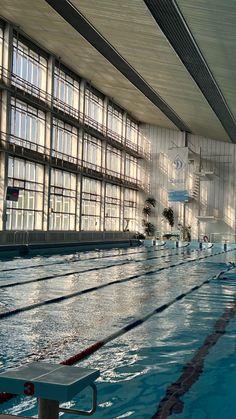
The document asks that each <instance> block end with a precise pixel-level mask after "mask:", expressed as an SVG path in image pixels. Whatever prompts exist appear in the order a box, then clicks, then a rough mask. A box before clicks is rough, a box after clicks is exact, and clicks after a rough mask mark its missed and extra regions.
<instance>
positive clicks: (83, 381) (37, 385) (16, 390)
mask: <svg viewBox="0 0 236 419" xmlns="http://www.w3.org/2000/svg"><path fill="white" fill-rule="evenodd" d="M99 375H100V372H99V370H94V369H88V368H77V367H70V366H66V365H56V364H48V363H45V362H32V363H30V364H28V365H26V366H22V367H19V368H16V369H11V370H9V371H7V372H4V373H2V374H0V391H3V392H6V393H11V394H23V395H25V396H32V397H37V398H38V402H39V403H38V418H39V419H58V418H59V412H65V413H69V414H70V413H71V414H74V415H81V416H90V415H92V414H93V413H94V412H95V410H96V405H97V389H96V386H95V384H94V381H95V380H96V378H98V377H99ZM88 386H90V387H92V390H93V402H92V409H91V410H89V411H85V410H77V409H65V408H61V407H59V403H63V402H68V401H70V400H72V399H73V397H75V396H76V395H77V394H78V393H80V392H81V391H82V390H83V389H84V388H86V387H88ZM4 417H5V415H0V418H4ZM11 417H16V416H10V418H11ZM18 417H22V416H18ZM6 418H9V416H6Z"/></svg>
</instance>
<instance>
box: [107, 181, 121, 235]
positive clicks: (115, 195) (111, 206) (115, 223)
mask: <svg viewBox="0 0 236 419" xmlns="http://www.w3.org/2000/svg"><path fill="white" fill-rule="evenodd" d="M120 192H121V191H120V187H119V186H117V185H112V184H110V183H107V184H106V195H105V230H106V231H119V230H120V228H121V223H120V210H121V206H120V205H121V200H120Z"/></svg>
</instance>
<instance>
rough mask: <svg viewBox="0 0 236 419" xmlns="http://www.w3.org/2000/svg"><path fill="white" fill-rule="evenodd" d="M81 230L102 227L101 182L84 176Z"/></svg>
mask: <svg viewBox="0 0 236 419" xmlns="http://www.w3.org/2000/svg"><path fill="white" fill-rule="evenodd" d="M81 215H82V217H81V222H82V224H81V230H90V231H96V230H100V229H101V182H100V181H99V180H94V179H90V178H86V177H84V178H83V182H82V214H81Z"/></svg>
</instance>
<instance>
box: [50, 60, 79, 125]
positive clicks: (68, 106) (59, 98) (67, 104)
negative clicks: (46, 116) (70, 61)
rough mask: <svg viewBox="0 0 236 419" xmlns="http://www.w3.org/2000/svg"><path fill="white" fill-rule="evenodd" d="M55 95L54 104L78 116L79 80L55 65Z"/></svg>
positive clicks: (75, 116)
mask: <svg viewBox="0 0 236 419" xmlns="http://www.w3.org/2000/svg"><path fill="white" fill-rule="evenodd" d="M54 97H55V100H54V106H56V107H57V108H59V109H61V110H62V111H63V112H66V113H68V114H70V115H71V116H73V117H74V118H78V116H79V82H78V80H76V79H75V78H73V77H72V76H70V75H69V74H67V73H65V72H64V71H63V70H62V69H61V68H59V67H55V73H54Z"/></svg>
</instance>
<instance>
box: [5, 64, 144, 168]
mask: <svg viewBox="0 0 236 419" xmlns="http://www.w3.org/2000/svg"><path fill="white" fill-rule="evenodd" d="M0 80H1V81H2V82H3V83H4V80H8V82H9V83H10V86H11V87H12V88H13V89H19V90H20V91H22V92H23V93H28V94H29V95H32V96H33V97H34V98H37V99H38V100H39V101H40V102H41V103H42V102H44V103H45V106H47V108H51V109H53V111H54V112H56V113H57V112H58V113H59V112H62V113H63V114H66V115H69V116H71V117H72V118H73V119H74V120H76V121H77V122H79V123H80V124H81V125H82V126H84V128H85V129H86V128H87V131H88V133H89V132H90V131H89V128H92V129H94V130H95V131H97V132H98V133H100V134H102V135H103V137H104V139H107V140H108V142H109V140H110V142H111V144H112V143H113V142H115V143H116V144H117V145H122V146H123V147H124V148H125V149H126V151H127V152H130V153H131V154H132V153H135V155H136V156H137V157H138V158H144V159H147V160H150V151H149V150H147V147H146V146H145V145H146V144H148V143H147V140H146V139H145V138H144V137H143V136H141V137H140V138H141V140H142V141H144V146H140V145H138V144H135V143H133V142H132V141H130V140H129V139H127V138H125V137H123V136H121V135H119V134H118V133H116V132H115V131H112V130H111V129H108V128H107V127H106V126H105V125H103V124H101V123H100V122H98V121H97V120H95V119H93V118H91V117H90V116H88V115H86V114H84V113H82V112H80V110H79V109H76V108H74V107H73V106H71V105H69V104H67V103H65V102H63V101H62V100H61V99H59V98H57V97H55V96H54V95H51V94H50V93H48V92H47V91H45V90H43V89H41V88H39V87H38V86H35V85H34V84H32V83H30V82H29V81H27V80H25V79H23V78H22V77H20V76H18V75H17V74H15V73H13V72H12V71H9V70H7V69H5V68H4V67H2V66H0Z"/></svg>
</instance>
